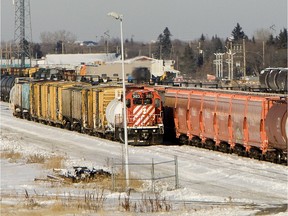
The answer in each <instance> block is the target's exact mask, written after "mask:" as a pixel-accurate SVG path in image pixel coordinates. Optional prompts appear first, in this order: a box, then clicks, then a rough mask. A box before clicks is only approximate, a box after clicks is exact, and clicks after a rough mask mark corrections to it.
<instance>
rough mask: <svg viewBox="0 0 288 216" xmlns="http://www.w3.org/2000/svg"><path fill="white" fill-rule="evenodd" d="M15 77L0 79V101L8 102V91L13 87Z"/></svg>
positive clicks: (7, 76)
mask: <svg viewBox="0 0 288 216" xmlns="http://www.w3.org/2000/svg"><path fill="white" fill-rule="evenodd" d="M14 83H15V76H14V75H4V76H2V77H1V81H0V92H1V101H5V102H8V101H9V95H10V90H11V89H12V87H13V86H14Z"/></svg>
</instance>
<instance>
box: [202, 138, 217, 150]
mask: <svg viewBox="0 0 288 216" xmlns="http://www.w3.org/2000/svg"><path fill="white" fill-rule="evenodd" d="M204 148H206V149H209V150H214V149H215V142H214V141H213V140H206V141H205V144H204Z"/></svg>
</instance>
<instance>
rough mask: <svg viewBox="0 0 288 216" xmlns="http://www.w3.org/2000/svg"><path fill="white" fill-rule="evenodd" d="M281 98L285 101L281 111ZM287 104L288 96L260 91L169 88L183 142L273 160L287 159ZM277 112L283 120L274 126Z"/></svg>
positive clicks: (169, 101) (167, 95)
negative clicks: (282, 96)
mask: <svg viewBox="0 0 288 216" xmlns="http://www.w3.org/2000/svg"><path fill="white" fill-rule="evenodd" d="M277 101H278V102H279V101H281V103H282V104H283V105H281V112H280V111H279V110H280V108H276V107H275V106H276V104H277V103H276V102H277ZM285 104H286V106H287V98H286V100H283V99H282V98H281V97H280V96H275V95H274V96H270V97H268V96H267V95H265V94H256V93H254V94H253V93H243V92H229V91H224V90H222V91H220V90H219V91H212V90H204V89H203V90H199V89H180V88H167V89H166V92H165V106H166V107H168V108H171V109H173V116H171V117H173V118H174V124H175V130H176V137H177V138H179V140H180V142H181V143H182V144H191V145H195V146H202V147H205V148H208V149H211V150H214V149H217V150H220V151H222V152H235V153H237V154H238V155H249V156H250V157H253V158H257V159H260V158H264V157H266V159H267V160H270V161H273V162H275V161H276V160H277V159H280V160H281V161H282V160H285V155H286V153H287V112H284V106H285ZM269 111H271V113H269ZM275 113H277V114H275ZM285 113H286V114H285ZM273 115H275V116H279V122H276V123H275V122H274V125H272V126H271V128H270V125H271V124H273V120H272V119H273V117H272V116H273ZM274 120H275V118H274ZM164 124H165V122H164ZM269 130H270V131H269ZM276 134H277V135H276ZM283 134H285V135H283ZM268 137H270V138H269V139H268ZM276 137H277V140H276ZM271 152H275V154H274V153H272V154H271ZM286 160H287V159H286ZM278 161H279V160H278ZM279 162H280V161H279Z"/></svg>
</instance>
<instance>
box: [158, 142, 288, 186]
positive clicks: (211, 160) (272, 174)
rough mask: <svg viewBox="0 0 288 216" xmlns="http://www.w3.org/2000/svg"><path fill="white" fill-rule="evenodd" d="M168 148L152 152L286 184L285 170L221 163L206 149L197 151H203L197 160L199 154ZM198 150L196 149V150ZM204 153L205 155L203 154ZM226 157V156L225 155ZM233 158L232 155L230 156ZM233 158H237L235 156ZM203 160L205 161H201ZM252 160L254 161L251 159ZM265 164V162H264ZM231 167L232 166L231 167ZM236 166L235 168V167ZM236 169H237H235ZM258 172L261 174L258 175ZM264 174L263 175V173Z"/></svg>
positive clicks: (286, 174)
mask: <svg viewBox="0 0 288 216" xmlns="http://www.w3.org/2000/svg"><path fill="white" fill-rule="evenodd" d="M168 148H169V146H157V149H158V150H157V149H153V151H155V152H159V153H164V154H168V155H171V156H175V152H176V153H177V155H181V158H184V159H187V160H193V161H197V162H201V163H203V161H205V163H206V164H209V166H213V167H216V168H217V167H219V166H221V167H225V169H228V170H234V171H235V170H238V171H240V172H242V173H244V172H245V173H246V174H251V175H256V176H259V177H264V178H267V179H272V180H277V181H281V182H284V183H286V182H287V179H288V172H287V170H286V173H283V172H279V171H277V170H272V171H271V170H269V171H268V170H267V169H265V168H261V166H263V165H265V164H258V165H261V166H256V165H255V163H256V162H257V161H256V160H255V163H253V165H252V164H251V165H248V164H247V163H245V166H243V163H241V161H238V160H233V162H232V161H231V160H225V162H224V163H223V160H220V159H217V158H216V157H215V156H213V157H211V156H209V154H207V151H209V150H208V149H199V150H201V151H203V154H201V157H200V158H199V153H198V152H197V154H196V153H193V152H192V151H189V152H187V150H186V149H183V150H182V149H175V148H173V150H171V152H170V151H169V152H168V151H167V149H168ZM197 149H198V148H197ZM204 152H206V153H204ZM217 153H218V154H223V155H225V153H222V152H217ZM227 156H228V155H227ZM231 156H234V155H231ZM235 157H238V156H236V155H235ZM203 158H204V159H205V160H203ZM241 159H243V160H245V159H247V160H248V159H249V158H245V157H242V158H241ZM253 160H254V159H253ZM265 163H266V161H265ZM231 165H232V166H231ZM235 165H236V166H235ZM273 165H275V169H277V167H279V168H281V169H283V168H284V169H285V167H283V166H282V165H279V164H273ZM235 167H237V168H235ZM260 172H262V173H261V174H260ZM263 172H265V173H263Z"/></svg>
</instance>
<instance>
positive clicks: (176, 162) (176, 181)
mask: <svg viewBox="0 0 288 216" xmlns="http://www.w3.org/2000/svg"><path fill="white" fill-rule="evenodd" d="M174 158H175V189H177V188H179V176H178V157H177V156H176V155H175V156H174Z"/></svg>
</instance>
